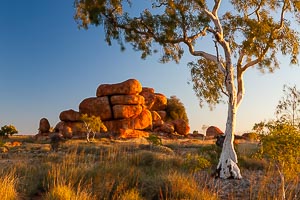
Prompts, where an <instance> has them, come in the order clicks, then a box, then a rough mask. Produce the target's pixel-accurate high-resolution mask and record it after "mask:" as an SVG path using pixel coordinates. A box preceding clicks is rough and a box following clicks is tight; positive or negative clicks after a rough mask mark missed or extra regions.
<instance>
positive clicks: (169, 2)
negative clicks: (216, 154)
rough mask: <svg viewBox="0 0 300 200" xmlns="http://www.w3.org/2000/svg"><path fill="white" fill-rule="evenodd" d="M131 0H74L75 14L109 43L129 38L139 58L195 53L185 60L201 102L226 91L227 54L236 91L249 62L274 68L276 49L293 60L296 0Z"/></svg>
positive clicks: (216, 98)
mask: <svg viewBox="0 0 300 200" xmlns="http://www.w3.org/2000/svg"><path fill="white" fill-rule="evenodd" d="M147 2H150V3H152V4H150V3H149V4H147ZM134 3H136V4H137V3H138V2H135V1H131V0H110V1H108V0H99V1H93V0H75V7H76V14H75V16H74V17H75V19H76V21H77V22H78V25H79V27H82V28H86V29H87V28H88V27H89V26H91V25H95V26H99V25H101V26H103V27H104V31H105V40H106V42H107V43H108V44H109V45H111V44H112V40H116V41H117V42H118V43H119V44H120V46H121V49H122V50H124V49H125V45H124V44H125V43H130V44H131V45H132V46H133V49H135V50H139V51H141V52H142V55H141V57H142V58H146V57H147V56H149V55H152V54H153V53H156V52H159V53H160V54H161V55H162V56H161V62H163V63H165V62H169V61H171V60H173V61H175V62H179V60H180V59H181V57H182V55H183V53H184V51H186V50H187V51H188V52H189V53H190V54H191V55H193V56H196V57H197V59H196V60H195V61H193V62H190V63H189V66H190V68H191V74H192V81H193V83H194V89H195V91H196V94H197V96H198V97H199V99H200V105H203V103H204V102H207V103H208V104H210V105H215V104H217V103H219V102H221V101H222V96H223V94H226V95H228V92H227V91H226V89H225V88H224V87H225V85H224V79H225V77H224V76H226V74H225V73H224V71H225V70H226V62H227V61H228V59H229V58H230V60H231V59H232V60H234V61H235V64H234V67H235V70H236V72H235V77H236V78H237V81H238V90H237V92H238V93H239V94H243V93H244V90H243V86H242V85H243V80H242V79H241V76H242V74H243V73H244V72H245V70H247V69H248V68H250V67H253V66H256V67H257V68H258V69H259V70H261V71H270V72H273V71H274V70H275V69H276V68H278V67H279V61H278V59H277V56H276V54H277V53H278V52H280V53H282V54H283V55H289V56H290V61H291V63H293V64H295V63H297V62H298V60H297V55H298V53H299V35H298V32H297V31H296V30H295V29H293V26H292V24H293V22H292V20H293V19H295V18H296V19H297V20H298V21H299V13H298V10H299V8H300V3H299V1H296V0H283V1H277V0H250V1H248V0H247V1H246V0H231V1H230V3H229V2H224V3H223V1H221V0H215V1H213V2H212V1H205V0H149V1H145V2H142V3H143V8H142V9H141V11H140V12H133V11H132V10H130V8H132V7H134V5H135V4H134ZM221 3H222V5H224V4H226V10H225V9H220V8H221V6H222V5H221ZM224 7H225V5H224ZM134 8H135V9H137V8H139V7H134ZM220 10H221V11H220ZM133 13H138V14H135V15H134V14H133ZM204 38H208V39H209V40H210V41H211V43H214V44H215V52H206V45H205V43H204V42H203V40H204ZM210 38H213V39H212V40H211V39H210ZM155 44H158V45H155ZM158 46H162V49H160V50H158V48H157V47H158ZM230 64H233V63H230ZM204 66H205V67H204ZM218 69H219V70H218ZM208 75H209V76H208Z"/></svg>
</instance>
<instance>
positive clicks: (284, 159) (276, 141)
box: [260, 123, 300, 178]
mask: <svg viewBox="0 0 300 200" xmlns="http://www.w3.org/2000/svg"><path fill="white" fill-rule="evenodd" d="M299 146H300V132H299V130H298V129H296V128H295V127H294V126H291V125H289V124H282V123H280V124H277V125H276V126H273V127H272V128H271V130H270V133H269V134H267V135H263V136H262V137H261V149H260V155H261V156H262V157H264V158H266V159H267V160H268V161H269V162H270V163H271V164H273V165H274V166H275V167H276V168H277V169H278V170H279V172H280V173H282V174H283V175H284V176H285V177H286V178H291V177H294V175H295V174H297V173H299V172H300V151H299Z"/></svg>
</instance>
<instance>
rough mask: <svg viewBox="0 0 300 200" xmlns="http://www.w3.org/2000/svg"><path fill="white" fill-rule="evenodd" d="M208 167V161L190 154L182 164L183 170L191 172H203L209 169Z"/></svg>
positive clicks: (209, 164)
mask: <svg viewBox="0 0 300 200" xmlns="http://www.w3.org/2000/svg"><path fill="white" fill-rule="evenodd" d="M210 166H211V163H210V161H208V160H207V159H206V158H204V157H203V156H199V155H191V154H188V155H187V156H186V159H185V160H184V163H183V168H184V169H186V170H188V171H192V172H196V171H199V170H203V169H206V168H209V167H210Z"/></svg>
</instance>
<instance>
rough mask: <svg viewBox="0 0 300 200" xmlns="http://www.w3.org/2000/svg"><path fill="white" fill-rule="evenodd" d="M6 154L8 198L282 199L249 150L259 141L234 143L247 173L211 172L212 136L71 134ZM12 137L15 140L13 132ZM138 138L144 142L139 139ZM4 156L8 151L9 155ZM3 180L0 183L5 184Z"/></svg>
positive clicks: (292, 191) (298, 192)
mask: <svg viewBox="0 0 300 200" xmlns="http://www.w3.org/2000/svg"><path fill="white" fill-rule="evenodd" d="M21 140H22V141H21V142H22V145H21V146H15V147H10V148H9V152H8V153H5V154H4V153H2V154H1V155H2V159H1V157H0V164H1V166H2V168H3V169H5V170H6V171H3V172H2V173H0V177H1V180H2V183H0V197H1V199H3V198H4V194H5V195H6V196H7V197H5V198H6V199H32V198H34V199H49V200H53V199H124V200H125V199H126V200H127V199H129V200H130V199H135V200H140V199H145V200H147V199H241V198H242V199H276V198H277V199H278V198H279V197H280V196H281V193H280V185H278V183H279V181H278V180H277V179H274V177H277V174H274V172H273V171H272V169H269V168H268V165H267V163H265V162H264V161H262V160H258V159H256V158H255V157H253V156H252V155H253V154H255V152H256V150H257V144H255V143H242V144H238V145H237V151H238V156H239V158H240V160H239V162H240V164H239V165H240V167H241V171H242V174H243V175H244V179H243V180H241V181H240V180H226V181H223V180H219V179H213V178H211V177H210V173H211V172H212V170H213V169H214V167H215V165H216V164H217V162H218V158H219V153H220V149H219V148H218V147H216V146H215V145H213V144H212V143H213V142H212V141H210V142H209V143H204V142H205V141H202V140H201V142H199V141H196V140H195V139H193V140H186V139H184V140H177V141H175V140H173V141H166V140H163V143H164V144H165V145H164V146H150V145H149V144H147V142H145V140H134V141H133V140H132V141H114V140H109V139H99V140H96V142H94V143H89V144H88V143H86V142H85V141H84V140H70V141H67V142H66V143H64V144H62V145H61V146H60V148H59V150H58V151H57V152H53V151H51V149H49V144H47V143H45V142H42V143H39V142H36V141H31V140H30V139H26V138H24V137H22V138H21ZM13 141H18V139H17V138H13ZM139 141H140V143H139ZM4 155H5V156H4ZM298 179H299V176H297V175H295V179H294V180H291V182H289V183H287V188H286V190H287V192H286V194H287V199H291V200H292V199H297V197H299V196H300V186H299V180H298ZM1 184H2V185H1Z"/></svg>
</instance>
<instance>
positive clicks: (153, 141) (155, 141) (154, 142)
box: [146, 134, 162, 146]
mask: <svg viewBox="0 0 300 200" xmlns="http://www.w3.org/2000/svg"><path fill="white" fill-rule="evenodd" d="M146 139H147V141H148V142H149V143H150V144H152V145H155V146H158V145H162V141H161V138H160V137H158V136H157V135H154V134H150V135H149V137H147V138H146Z"/></svg>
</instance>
